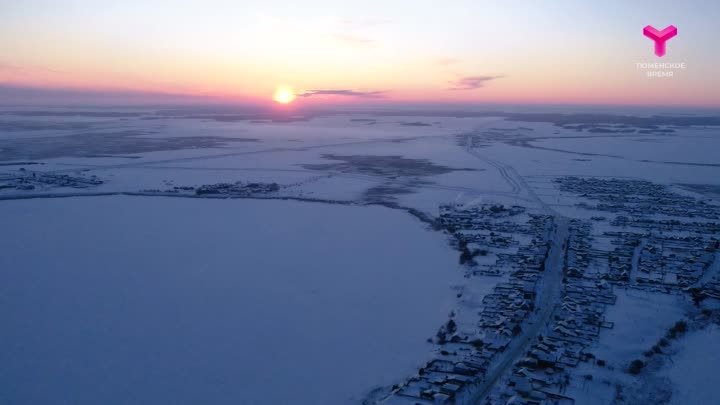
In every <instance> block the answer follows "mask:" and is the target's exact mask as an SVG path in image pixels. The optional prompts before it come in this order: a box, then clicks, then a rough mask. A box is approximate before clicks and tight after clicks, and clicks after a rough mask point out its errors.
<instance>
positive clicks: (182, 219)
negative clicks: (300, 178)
mask: <svg viewBox="0 0 720 405" xmlns="http://www.w3.org/2000/svg"><path fill="white" fill-rule="evenodd" d="M1 205H2V207H1V208H0V209H1V210H2V212H3V218H4V220H3V232H2V233H0V243H1V244H2V246H3V253H2V255H0V279H1V280H2V283H0V297H1V298H0V319H2V320H3V332H2V333H1V334H0V363H2V367H1V368H0V379H1V380H2V381H3V382H2V384H0V403H4V404H14V405H22V404H106V405H111V404H118V405H119V404H153V405H154V404H202V403H208V404H247V405H282V404H311V405H323V404H327V405H342V404H354V403H358V402H359V401H360V400H361V399H362V397H363V396H364V395H365V394H366V393H367V392H368V391H369V390H370V389H372V388H373V387H377V386H382V385H389V384H393V383H395V382H398V379H399V378H402V377H403V376H405V375H409V374H412V373H414V371H415V370H416V369H417V367H418V366H420V365H422V363H423V362H424V361H426V360H427V359H429V357H430V350H431V349H432V347H431V345H430V344H429V343H427V342H426V341H425V340H426V338H427V337H430V336H432V335H433V334H434V333H435V331H436V329H437V327H438V325H440V324H442V323H443V322H444V321H445V320H446V319H447V316H448V313H449V312H450V310H451V308H452V305H453V304H454V293H453V291H452V290H451V289H450V285H451V284H452V283H453V282H455V281H457V279H459V278H460V275H461V271H460V270H459V269H458V268H457V265H456V264H455V263H456V262H457V253H456V252H454V251H453V250H451V248H450V247H449V246H448V244H447V241H446V239H445V236H444V235H442V234H440V233H436V232H431V231H429V230H428V229H427V227H426V226H425V225H424V224H422V223H421V222H420V221H418V220H417V219H415V218H413V217H411V216H410V215H407V214H405V213H403V212H401V211H397V210H391V209H387V208H383V207H359V206H338V205H329V204H317V203H315V204H313V203H301V202H295V201H254V200H198V199H182V198H162V197H161V198H150V197H81V198H54V199H42V200H25V201H3V202H2V203H1ZM299 235H302V236H301V237H299Z"/></svg>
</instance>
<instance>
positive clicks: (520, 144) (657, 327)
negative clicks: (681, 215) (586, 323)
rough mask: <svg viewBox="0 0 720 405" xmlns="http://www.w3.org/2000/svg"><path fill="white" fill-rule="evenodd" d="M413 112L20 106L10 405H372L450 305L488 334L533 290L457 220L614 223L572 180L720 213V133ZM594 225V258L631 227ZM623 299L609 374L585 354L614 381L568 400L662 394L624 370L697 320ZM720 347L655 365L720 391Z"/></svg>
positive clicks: (11, 254) (1, 165) (5, 160)
mask: <svg viewBox="0 0 720 405" xmlns="http://www.w3.org/2000/svg"><path fill="white" fill-rule="evenodd" d="M406 114H407V115H405V114H403V113H402V112H397V113H389V112H387V111H385V112H383V111H379V112H377V113H372V112H367V113H363V114H360V113H357V112H356V113H352V114H351V113H347V114H345V113H342V114H341V113H333V114H325V115H323V114H310V115H309V116H308V117H300V118H297V117H292V119H283V120H272V119H271V118H268V117H259V118H258V119H252V117H248V116H246V115H242V114H240V115H239V116H236V115H234V114H232V113H227V111H226V112H224V113H217V114H216V113H213V112H207V111H203V112H197V111H194V110H192V109H189V110H183V109H180V110H160V109H124V110H122V111H120V110H118V111H115V109H57V108H55V109H45V110H40V111H34V110H33V109H30V108H24V109H20V108H18V109H6V110H3V111H0V227H1V228H0V229H2V232H0V246H2V248H0V324H2V325H3V332H2V333H0V363H1V364H2V367H0V380H1V381H3V382H2V383H0V403H2V404H4V403H8V404H12V405H15V404H66V403H67V404H99V403H103V404H164V403H168V404H170V403H172V404H184V403H187V404H195V403H208V404H222V403H233V404H238V403H239V404H248V405H270V404H273V405H275V404H278V405H280V404H301V405H305V404H307V405H325V404H327V405H344V404H348V405H349V404H359V403H360V402H361V401H362V400H363V399H364V398H367V397H368V394H372V393H373V392H375V393H378V392H379V393H381V394H379V396H380V397H381V396H382V394H383V393H384V394H386V393H387V392H389V387H391V386H393V385H394V384H400V383H402V382H403V381H404V380H405V379H407V378H408V377H412V376H413V375H415V373H416V372H417V371H418V368H419V367H422V366H423V365H424V364H425V362H426V361H428V360H429V359H431V358H433V356H435V355H437V354H438V352H441V347H440V346H438V345H434V344H431V343H428V342H427V339H428V338H431V337H433V336H435V334H436V332H437V331H438V328H439V327H440V326H441V325H443V324H445V322H447V321H448V316H449V314H450V313H452V316H455V317H456V318H455V319H456V320H457V322H458V325H459V326H460V328H459V329H460V330H462V331H474V330H476V329H477V325H476V323H477V318H476V317H477V314H478V313H479V312H478V311H480V310H481V309H482V308H483V307H484V305H485V304H484V302H483V298H485V297H486V296H487V295H489V294H491V293H492V292H493V290H494V288H495V286H496V285H497V284H498V283H503V282H507V281H508V280H509V279H510V273H509V271H507V269H505V268H503V269H500V271H499V273H500V274H498V275H500V276H501V277H495V276H487V275H478V274H471V273H472V272H471V271H469V270H468V268H467V267H464V266H460V265H459V264H458V256H459V252H458V250H457V249H456V247H457V246H455V247H453V246H452V245H451V244H450V243H449V242H450V241H451V239H452V238H451V235H450V232H441V231H437V230H433V229H432V226H431V224H436V223H434V222H433V220H434V219H435V217H437V216H438V214H439V206H440V205H441V204H449V203H454V204H455V206H457V207H463V208H462V209H465V208H472V207H477V206H491V205H494V204H504V205H506V206H513V205H519V206H522V207H523V209H525V208H526V209H527V210H528V213H533V214H543V215H551V216H557V217H563V218H567V219H573V218H577V219H582V220H583V221H591V218H593V217H597V216H598V215H599V214H598V212H597V211H593V210H590V209H585V208H583V207H578V205H577V203H578V202H581V201H582V202H587V201H588V200H587V198H584V197H581V196H579V195H577V194H574V193H570V192H561V191H559V188H558V187H557V185H556V184H555V183H553V181H554V180H555V179H557V178H558V177H559V176H581V177H587V178H597V179H604V178H618V179H634V180H647V181H651V182H653V183H658V184H664V185H668V186H670V188H671V189H672V190H673V191H674V192H678V193H683V195H689V196H692V197H693V198H697V199H698V201H702V202H703V204H711V205H712V204H715V205H716V204H718V201H720V159H718V155H717V151H718V150H720V127H718V126H712V125H704V124H697V125H686V124H683V123H682V122H680V123H678V124H677V125H672V124H662V125H654V124H653V125H648V124H644V126H643V125H638V126H637V127H635V126H633V125H630V124H619V123H610V124H609V125H605V124H602V125H598V124H597V123H595V124H592V125H590V124H588V125H587V126H585V127H584V128H580V129H578V127H577V125H578V123H574V122H571V123H570V124H562V122H564V120H567V119H568V118H569V117H570V118H572V116H571V115H570V116H565V115H551V116H550V117H549V118H548V117H547V116H545V115H543V114H540V115H539V116H537V117H535V116H532V117H530V118H528V117H526V116H522V115H507V114H506V115H503V114H499V115H498V116H490V115H487V114H475V115H473V114H453V113H443V112H436V113H432V112H429V113H428V114H429V115H418V114H410V113H407V112H406ZM651 115H652V114H650V113H648V114H647V115H646V116H644V117H645V118H643V119H648V120H651V119H654V118H649V117H651ZM533 117H534V118H533ZM626 118H627V117H624V116H619V118H618V117H616V119H617V120H618V122H624V120H625V119H626ZM683 119H686V118H683ZM623 131H625V132H623ZM218 190H220V191H218ZM57 197H66V198H57ZM248 197H249V198H248ZM620 197H622V196H620ZM603 215H606V214H603ZM607 215H609V214H607ZM521 217H522V218H524V219H523V220H519V219H518V218H519V217H517V218H515V217H512V218H509V219H507V221H509V222H513V221H516V222H515V225H527V224H525V222H526V221H527V218H528V217H527V216H526V215H523V216H521ZM656 218H657V217H656ZM502 220H505V219H502ZM592 221H594V222H593V226H594V232H595V236H596V237H595V239H594V240H593V241H592V243H593V247H594V248H596V249H600V250H604V251H610V250H612V249H614V248H615V245H613V244H612V243H611V240H612V239H613V238H612V237H610V236H602V232H604V231H609V230H614V229H617V228H614V227H612V226H610V224H609V222H610V219H607V220H606V219H599V220H592ZM702 221H706V219H702ZM446 231H447V229H446ZM636 231H637V230H636ZM499 232H500V233H502V231H499ZM505 233H506V234H505V235H504V236H506V237H509V238H510V239H512V237H514V238H515V239H514V240H513V241H512V243H519V242H521V243H524V244H527V243H529V242H530V239H531V238H530V236H528V234H522V233H520V234H515V235H511V234H510V233H511V232H510V231H508V232H505ZM666 235H667V234H666ZM493 236H494V235H493ZM478 246H479V247H483V246H481V245H478ZM496 248H497V246H495V247H493V248H488V249H489V253H490V254H489V255H487V256H485V257H478V258H477V261H478V262H480V265H481V266H482V265H487V266H489V265H492V264H493V263H494V262H495V260H496V259H497V258H498V257H499V256H498V255H497V253H500V250H499V249H496ZM516 250H517V246H515V245H513V247H512V248H511V251H513V252H514V251H516ZM485 253H486V254H487V253H488V252H485ZM636 259H637V258H635V259H633V260H636ZM603 260H604V261H603ZM596 262H597V263H600V264H601V265H600V267H602V266H605V265H606V263H607V258H603V259H602V260H600V259H598V260H596ZM597 263H596V264H597ZM508 264H513V263H507V262H506V263H505V265H506V266H507V265H508ZM515 264H516V263H515ZM715 265H717V263H715ZM494 270H497V269H494ZM558 271H560V269H558ZM599 271H604V270H602V269H600V270H599ZM589 273H590V272H588V274H589ZM594 274H596V275H597V274H600V273H594ZM471 275H472V277H471ZM463 276H465V277H463ZM710 279H711V277H707V280H710ZM707 280H706V281H707ZM541 285H542V284H541ZM614 294H616V295H617V302H616V303H615V304H614V305H608V308H607V311H606V312H605V313H604V319H606V320H607V321H609V322H612V323H613V325H614V326H613V327H612V328H611V329H606V328H603V329H602V330H600V332H599V336H598V339H597V341H596V342H594V343H593V345H592V346H591V350H592V354H593V355H594V356H596V358H597V359H602V360H605V361H606V362H607V365H605V366H598V365H597V364H592V363H589V362H582V361H581V362H580V364H579V365H578V366H577V372H575V374H576V375H575V376H574V377H573V378H576V382H577V378H579V376H581V375H583V374H585V376H587V375H590V374H591V375H593V376H595V378H594V379H592V380H590V379H587V380H585V381H582V382H581V383H579V384H571V386H570V387H569V388H568V391H567V393H565V392H564V391H563V393H564V394H568V395H570V396H571V397H573V398H575V399H576V403H577V404H583V403H592V404H593V405H594V404H595V403H597V404H608V403H612V402H613V400H614V398H616V397H617V396H618V392H619V389H618V386H619V385H623V384H629V383H630V382H631V381H634V380H633V379H642V378H646V377H645V376H641V377H637V378H636V377H628V376H627V375H625V374H621V373H623V371H622V370H623V369H624V368H626V366H627V362H628V361H630V360H632V359H633V358H636V357H638V356H641V355H642V352H643V351H647V350H648V349H649V348H650V347H651V346H652V345H653V344H654V343H655V342H657V341H658V339H660V338H661V337H662V336H663V334H664V333H665V332H666V331H667V330H668V328H670V327H671V326H672V325H673V324H674V323H675V322H676V321H678V320H679V319H682V318H683V317H685V316H686V312H687V311H688V310H689V308H691V305H690V304H689V298H688V294H687V292H686V291H680V290H679V289H677V290H676V291H675V292H674V293H673V294H666V293H665V292H662V291H655V292H649V291H645V290H643V289H642V288H638V289H625V288H616V289H615V290H614ZM558 295H559V294H558ZM551 296H553V297H554V296H555V295H552V294H551ZM530 330H534V329H530ZM716 335H717V330H716V328H715V329H708V330H707V331H705V330H700V331H695V332H693V334H688V336H687V337H686V339H687V342H688V343H687V345H690V346H692V347H690V346H688V347H687V349H685V347H686V343H685V340H683V339H679V340H678V341H677V343H676V346H677V347H675V346H673V350H674V351H673V352H672V353H673V354H672V356H675V357H676V359H675V363H676V364H675V366H674V367H671V368H660V369H658V370H653V373H654V374H653V376H661V377H662V378H667V379H668V380H669V381H672V383H673V384H675V388H674V393H675V394H674V395H673V397H672V403H677V404H679V403H691V402H694V401H696V400H703V401H706V403H707V399H708V398H709V399H713V398H716V397H717V396H715V397H713V396H710V397H707V396H702V395H700V394H698V393H697V392H696V391H697V390H696V389H693V388H692V387H693V386H692V385H691V384H692V383H693V381H697V380H691V379H689V378H687V375H688V371H687V370H690V369H692V364H693V361H694V359H696V358H697V357H698V356H702V354H701V352H700V351H698V350H697V347H698V346H700V347H704V346H710V345H709V343H708V342H709V341H710V340H712V339H713V338H714V337H715V336H716ZM526 338H527V339H528V342H531V341H532V339H530V338H532V336H526ZM713 359H714V357H712V356H706V357H705V358H703V362H701V364H702V368H703V369H704V370H717V364H715V363H717V362H716V361H715V360H713ZM507 364H509V365H510V366H512V365H513V362H511V361H507ZM699 364H700V363H699ZM715 372H716V371H715ZM709 373H710V371H708V374H709ZM714 375H717V372H716V374H714ZM653 378H655V377H653ZM498 381H505V380H503V379H498ZM663 381H664V380H663ZM710 395H712V394H710ZM371 396H372V395H371ZM373 398H375V399H377V397H373ZM408 401H410V403H413V402H412V401H416V400H415V399H414V398H413V399H408Z"/></svg>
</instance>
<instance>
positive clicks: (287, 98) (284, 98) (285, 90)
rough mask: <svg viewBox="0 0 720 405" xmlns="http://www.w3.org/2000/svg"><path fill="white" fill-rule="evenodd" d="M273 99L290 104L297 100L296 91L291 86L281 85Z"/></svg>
mask: <svg viewBox="0 0 720 405" xmlns="http://www.w3.org/2000/svg"><path fill="white" fill-rule="evenodd" d="M273 100H274V101H276V102H278V103H280V104H288V103H290V102H292V101H293V100H295V92H294V91H293V89H292V88H291V87H287V86H280V87H278V88H277V89H276V90H275V93H274V94H273Z"/></svg>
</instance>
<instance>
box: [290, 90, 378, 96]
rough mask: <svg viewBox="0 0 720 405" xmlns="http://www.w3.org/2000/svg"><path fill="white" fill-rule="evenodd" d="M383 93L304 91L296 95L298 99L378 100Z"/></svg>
mask: <svg viewBox="0 0 720 405" xmlns="http://www.w3.org/2000/svg"><path fill="white" fill-rule="evenodd" d="M385 93H386V92H385V91H358V90H349V89H343V90H327V89H326V90H305V91H303V92H301V93H300V94H298V96H300V97H313V96H346V97H358V98H380V97H383V96H384V95H385Z"/></svg>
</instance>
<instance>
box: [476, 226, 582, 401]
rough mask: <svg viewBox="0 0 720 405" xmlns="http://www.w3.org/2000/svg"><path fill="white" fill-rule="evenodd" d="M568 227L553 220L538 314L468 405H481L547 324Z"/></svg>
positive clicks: (555, 296) (557, 287) (557, 288)
mask: <svg viewBox="0 0 720 405" xmlns="http://www.w3.org/2000/svg"><path fill="white" fill-rule="evenodd" d="M568 225H569V221H568V219H567V218H564V217H555V226H554V229H553V237H552V240H551V245H550V252H549V254H548V257H547V259H546V260H545V274H544V277H543V279H542V281H541V285H540V287H539V288H540V294H539V297H538V299H537V306H536V308H538V311H539V312H537V313H536V314H535V315H534V317H533V319H532V320H531V321H530V323H528V324H526V325H525V326H524V328H523V331H522V332H521V334H520V335H519V336H517V337H516V338H515V339H513V341H512V342H511V343H510V345H509V346H508V347H507V348H506V349H505V352H503V353H502V357H501V359H499V361H497V362H496V363H495V364H493V365H492V366H491V367H490V369H489V370H488V372H487V375H486V378H485V381H484V382H483V383H482V384H481V385H480V388H479V389H478V391H477V395H475V396H474V398H473V399H472V400H471V401H470V403H476V404H481V403H482V401H483V399H484V398H485V397H486V396H487V395H488V393H489V392H490V390H491V389H492V388H493V387H494V386H495V383H496V382H497V381H498V379H499V378H500V377H502V376H503V375H504V374H505V373H506V372H507V371H509V370H510V369H511V367H512V366H513V364H515V362H516V361H517V360H518V359H519V358H520V357H521V356H522V355H523V354H524V353H525V352H526V351H527V349H528V347H529V346H530V344H531V343H532V342H533V341H534V340H535V338H537V336H538V334H539V333H540V332H541V331H542V330H543V328H544V327H545V326H546V325H547V323H548V322H549V320H550V316H551V315H552V313H553V310H554V309H555V305H556V304H557V303H558V301H559V299H560V293H561V289H562V269H563V263H564V258H565V248H566V247H567V238H568Z"/></svg>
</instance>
